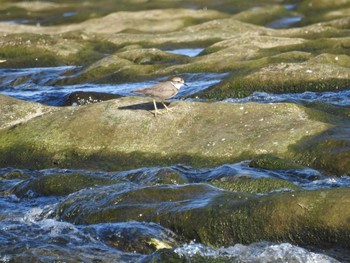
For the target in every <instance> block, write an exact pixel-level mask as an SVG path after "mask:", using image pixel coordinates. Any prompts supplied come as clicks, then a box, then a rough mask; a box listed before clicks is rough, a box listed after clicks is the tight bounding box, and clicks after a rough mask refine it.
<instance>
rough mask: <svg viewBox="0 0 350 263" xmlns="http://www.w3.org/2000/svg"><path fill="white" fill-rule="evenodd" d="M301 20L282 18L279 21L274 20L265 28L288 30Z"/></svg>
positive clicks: (295, 17) (299, 17)
mask: <svg viewBox="0 0 350 263" xmlns="http://www.w3.org/2000/svg"><path fill="white" fill-rule="evenodd" d="M301 20H303V17H302V16H289V17H283V18H281V19H278V20H275V21H273V22H271V23H269V24H267V25H266V26H267V27H270V28H276V29H277V28H288V27H292V26H293V25H294V24H296V23H298V22H300V21H301Z"/></svg>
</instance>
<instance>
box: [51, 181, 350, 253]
mask: <svg viewBox="0 0 350 263" xmlns="http://www.w3.org/2000/svg"><path fill="white" fill-rule="evenodd" d="M96 195H98V199H97V200H96ZM349 195H350V191H349V189H330V190H318V191H298V192H291V193H276V194H270V195H267V196H262V197H257V196H254V195H250V194H246V193H233V192H226V191H221V190H218V189H217V188H214V187H211V186H209V185H206V184H191V185H183V186H169V185H168V186H156V187H146V188H135V187H130V185H124V184H123V185H113V186H105V187H102V188H96V189H89V190H84V191H80V192H79V193H76V194H73V195H70V196H69V197H67V198H66V200H64V201H63V202H62V203H61V204H60V205H59V207H58V208H57V210H56V212H55V216H56V217H58V218H59V219H60V220H67V221H69V222H73V223H76V224H96V223H102V222H123V221H129V220H136V221H143V222H156V223H159V224H161V225H162V226H164V227H167V228H169V229H171V230H173V231H174V232H175V233H177V234H178V235H181V236H182V237H184V238H185V240H187V241H190V240H196V241H197V242H200V243H203V244H206V245H210V246H215V247H220V246H228V245H233V244H235V243H243V244H249V243H252V242H256V241H260V240H267V241H272V242H291V243H297V244H301V245H311V246H317V247H325V248H327V247H332V246H335V245H340V246H344V247H348V246H349V232H350V226H349V222H348V217H349V216H350V210H349V206H348V201H347V200H348V199H349ZM87 201H89V202H87ZM96 202H98V207H99V209H98V210H96V209H95V207H96V204H97V203H96ZM126 211H127V212H126ZM338 211H342V213H339V212H338Z"/></svg>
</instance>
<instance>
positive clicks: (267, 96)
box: [225, 90, 350, 106]
mask: <svg viewBox="0 0 350 263" xmlns="http://www.w3.org/2000/svg"><path fill="white" fill-rule="evenodd" d="M225 101H226V102H235V103H246V102H261V103H276V102H293V103H298V104H300V103H306V102H314V101H322V102H326V103H330V104H333V105H338V106H350V90H341V91H327V92H311V91H307V92H303V93H285V94H273V93H266V92H254V93H253V94H252V95H250V96H248V97H245V98H229V99H226V100H225Z"/></svg>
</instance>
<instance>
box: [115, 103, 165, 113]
mask: <svg viewBox="0 0 350 263" xmlns="http://www.w3.org/2000/svg"><path fill="white" fill-rule="evenodd" d="M156 104H157V108H158V110H161V109H164V108H165V107H164V106H163V104H162V103H160V102H156ZM164 104H165V105H166V106H167V107H169V105H170V102H164ZM118 109H119V110H147V111H152V110H154V105H153V102H146V103H138V104H133V105H129V106H123V107H119V108H118Z"/></svg>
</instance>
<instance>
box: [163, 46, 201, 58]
mask: <svg viewBox="0 0 350 263" xmlns="http://www.w3.org/2000/svg"><path fill="white" fill-rule="evenodd" d="M203 50H204V48H182V49H173V50H164V51H165V52H168V53H172V54H177V55H184V56H188V57H195V56H197V55H198V54H200V53H201V52H202V51H203Z"/></svg>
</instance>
